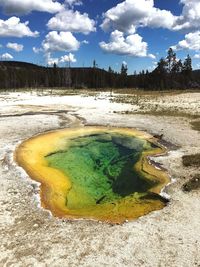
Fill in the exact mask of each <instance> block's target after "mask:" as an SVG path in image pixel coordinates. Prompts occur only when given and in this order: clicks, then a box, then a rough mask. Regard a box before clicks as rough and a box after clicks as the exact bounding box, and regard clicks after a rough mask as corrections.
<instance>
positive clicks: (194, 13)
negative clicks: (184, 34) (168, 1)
mask: <svg viewBox="0 0 200 267" xmlns="http://www.w3.org/2000/svg"><path fill="white" fill-rule="evenodd" d="M180 3H182V4H183V5H184V6H183V11H182V14H181V16H179V17H178V18H177V20H176V23H175V25H174V30H194V29H199V25H200V2H199V0H181V1H180Z"/></svg>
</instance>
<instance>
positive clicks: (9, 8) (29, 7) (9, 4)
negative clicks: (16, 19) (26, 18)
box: [0, 0, 64, 15]
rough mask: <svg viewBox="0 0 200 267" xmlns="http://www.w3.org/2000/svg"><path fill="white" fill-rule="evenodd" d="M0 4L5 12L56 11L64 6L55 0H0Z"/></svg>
mask: <svg viewBox="0 0 200 267" xmlns="http://www.w3.org/2000/svg"><path fill="white" fill-rule="evenodd" d="M0 6H2V7H3V10H4V12H5V13H6V14H19V15H22V14H28V13H31V12H32V11H42V12H48V13H56V12H59V11H61V10H62V9H63V8H64V6H63V5H62V4H61V3H59V1H55V0H42V1H41V0H23V1H22V0H0Z"/></svg>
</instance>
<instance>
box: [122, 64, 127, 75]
mask: <svg viewBox="0 0 200 267" xmlns="http://www.w3.org/2000/svg"><path fill="white" fill-rule="evenodd" d="M127 71H128V67H127V65H126V64H124V63H122V66H121V75H125V76H127Z"/></svg>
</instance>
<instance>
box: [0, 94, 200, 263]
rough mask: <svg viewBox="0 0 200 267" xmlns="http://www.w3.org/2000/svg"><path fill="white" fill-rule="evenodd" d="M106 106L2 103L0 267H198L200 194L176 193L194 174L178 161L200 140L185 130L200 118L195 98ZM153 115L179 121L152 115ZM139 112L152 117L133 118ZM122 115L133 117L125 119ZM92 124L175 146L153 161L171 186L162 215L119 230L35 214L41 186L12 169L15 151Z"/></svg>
mask: <svg viewBox="0 0 200 267" xmlns="http://www.w3.org/2000/svg"><path fill="white" fill-rule="evenodd" d="M110 98H111V97H110V94H108V93H107V94H106V93H104V94H101V95H100V96H89V97H86V96H84V97H81V96H79V95H74V96H62V97H60V96H59V95H54V96H48V94H47V93H46V95H45V96H42V95H40V96H38V95H37V94H35V93H32V94H28V93H19V92H18V93H10V94H3V93H2V94H1V95H0V160H1V161H0V178H1V179H0V204H1V208H0V233H1V245H0V246H1V250H0V266H6V267H8V266H14V267H17V266H22V267H26V266H38V267H40V266H41V267H43V266H44V267H46V266H53V267H54V266H55V267H57V266H67V267H68V266H91V267H93V266H95V267H98V266H99V267H100V266H120V267H121V266H137V267H139V266H144V267H151V266H152V267H164V266H170V267H190V266H191V267H193V266H200V231H199V229H200V208H199V207H200V191H193V192H191V193H184V192H183V191H182V188H181V187H182V185H183V184H184V183H185V182H186V181H187V180H188V179H190V178H191V177H192V176H193V175H194V174H195V173H197V172H199V170H197V169H194V168H184V167H183V165H182V161H181V157H182V155H185V154H190V153H195V152H199V149H200V134H199V132H197V131H194V130H192V128H191V125H190V120H191V119H192V118H190V115H191V114H192V115H196V116H197V115H198V116H200V93H188V94H177V95H173V96H168V95H161V96H155V97H149V96H148V97H143V98H141V99H139V101H138V100H137V97H135V98H134V99H136V100H134V103H133V101H132V102H131V101H128V100H130V96H126V99H125V97H124V96H120V97H119V96H116V95H115V96H114V97H112V101H114V102H110ZM116 98H117V102H119V101H122V102H126V103H125V104H120V103H116V102H115V101H116ZM119 99H121V100H119ZM122 99H123V100H122ZM127 99H128V100H127ZM127 102H129V104H127ZM155 108H156V110H165V111H167V112H168V110H170V112H171V111H173V112H174V111H176V112H177V116H167V115H166V113H165V116H162V115H161V114H159V116H153V115H150V114H151V112H152V111H154V110H155ZM141 110H143V111H145V112H147V113H150V114H149V115H145V114H138V113H139V112H140V111H141ZM127 111H129V112H131V113H132V114H131V115H130V114H129V115H127V114H123V113H126V112H127ZM134 112H136V113H135V114H134ZM180 112H181V113H182V115H183V114H184V116H185V117H182V116H180ZM170 115H171V114H170ZM186 115H189V116H186ZM96 124H98V125H109V126H119V127H133V128H137V129H141V130H144V131H147V132H149V133H152V134H163V135H164V136H163V138H164V139H165V140H166V141H169V142H171V143H173V144H175V145H176V146H177V149H176V150H172V151H170V152H169V153H168V155H167V156H165V157H159V158H156V161H159V162H160V163H162V164H163V166H164V167H165V168H167V169H168V172H169V174H170V176H171V177H172V178H173V181H174V183H172V184H171V185H170V186H169V187H168V188H167V189H166V192H167V193H168V194H169V195H170V198H171V200H170V203H169V205H168V206H167V207H166V208H164V209H163V210H161V211H157V212H153V213H151V214H149V215H147V216H144V217H141V218H140V219H138V220H136V221H133V222H128V223H125V224H124V225H116V226H111V225H107V224H102V223H98V222H92V221H74V222H67V221H62V220H59V219H57V218H53V217H52V216H51V214H50V213H49V212H48V211H46V210H44V209H42V208H40V203H39V198H38V192H39V188H38V185H37V184H36V183H35V182H34V181H32V180H31V179H30V178H29V177H27V175H26V174H25V172H24V171H23V170H22V169H21V168H19V167H17V166H16V164H15V163H14V161H13V152H14V150H15V148H16V146H17V145H18V144H19V143H20V142H21V141H23V140H24V139H27V138H29V137H31V136H33V135H36V134H38V133H41V132H44V131H48V130H53V129H57V128H63V127H83V126H84V125H96ZM41 145H42V144H41Z"/></svg>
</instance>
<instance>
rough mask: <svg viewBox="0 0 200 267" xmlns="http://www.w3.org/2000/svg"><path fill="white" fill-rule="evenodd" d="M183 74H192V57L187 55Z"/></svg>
mask: <svg viewBox="0 0 200 267" xmlns="http://www.w3.org/2000/svg"><path fill="white" fill-rule="evenodd" d="M183 72H184V73H185V74H186V75H190V74H191V73H192V59H191V57H190V55H187V57H186V59H185V61H184V63H183Z"/></svg>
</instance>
